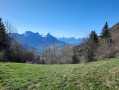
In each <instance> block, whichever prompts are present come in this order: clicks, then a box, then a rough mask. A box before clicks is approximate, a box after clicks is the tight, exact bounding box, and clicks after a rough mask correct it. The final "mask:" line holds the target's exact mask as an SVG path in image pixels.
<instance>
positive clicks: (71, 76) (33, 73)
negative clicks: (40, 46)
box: [0, 58, 119, 90]
mask: <svg viewBox="0 0 119 90" xmlns="http://www.w3.org/2000/svg"><path fill="white" fill-rule="evenodd" d="M13 89H17V90H18V89H20V90H33V89H34V90H44V89H45V90H119V58H115V59H109V60H101V61H97V62H92V63H85V64H63V65H40V64H26V63H4V62H1V63H0V90H13Z"/></svg>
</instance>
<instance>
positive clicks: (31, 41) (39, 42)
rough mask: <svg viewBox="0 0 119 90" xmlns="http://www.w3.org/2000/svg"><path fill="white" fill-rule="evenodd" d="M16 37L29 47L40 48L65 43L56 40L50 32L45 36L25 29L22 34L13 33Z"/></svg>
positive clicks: (58, 45)
mask: <svg viewBox="0 0 119 90" xmlns="http://www.w3.org/2000/svg"><path fill="white" fill-rule="evenodd" d="M15 35H16V37H18V39H17V40H18V41H19V42H20V43H22V44H23V45H27V46H29V47H32V48H35V49H38V50H41V49H42V48H43V47H45V46H50V45H53V44H54V43H56V44H57V48H59V47H62V46H64V45H65V44H66V43H65V42H62V41H59V40H57V39H56V38H55V37H53V36H52V35H51V34H50V33H48V34H47V35H46V36H43V35H40V34H39V33H33V32H31V31H26V32H25V33H23V34H18V33H15Z"/></svg>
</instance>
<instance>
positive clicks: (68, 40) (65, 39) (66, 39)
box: [57, 37, 86, 46]
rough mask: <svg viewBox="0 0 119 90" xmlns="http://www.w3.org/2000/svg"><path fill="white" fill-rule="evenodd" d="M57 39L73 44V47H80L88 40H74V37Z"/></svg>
mask: <svg viewBox="0 0 119 90" xmlns="http://www.w3.org/2000/svg"><path fill="white" fill-rule="evenodd" d="M57 39H58V40H60V41H63V42H65V43H69V44H72V45H73V46H76V45H79V44H81V43H83V42H84V41H85V40H86V38H74V37H70V38H65V37H63V38H57Z"/></svg>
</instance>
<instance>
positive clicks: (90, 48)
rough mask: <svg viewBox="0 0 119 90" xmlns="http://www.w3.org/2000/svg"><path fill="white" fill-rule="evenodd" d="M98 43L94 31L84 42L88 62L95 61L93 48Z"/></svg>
mask: <svg viewBox="0 0 119 90" xmlns="http://www.w3.org/2000/svg"><path fill="white" fill-rule="evenodd" d="M97 43H98V36H97V34H96V32H95V31H92V32H91V34H90V35H89V39H88V41H87V42H86V44H85V57H86V59H87V61H88V62H91V61H95V58H94V56H95V49H96V47H97Z"/></svg>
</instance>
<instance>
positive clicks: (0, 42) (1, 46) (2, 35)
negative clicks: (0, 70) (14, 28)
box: [0, 18, 9, 50]
mask: <svg viewBox="0 0 119 90" xmlns="http://www.w3.org/2000/svg"><path fill="white" fill-rule="evenodd" d="M8 47H9V40H8V34H7V33H6V29H5V26H4V24H3V22H2V19H1V18H0V50H6V49H7V48H8Z"/></svg>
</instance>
